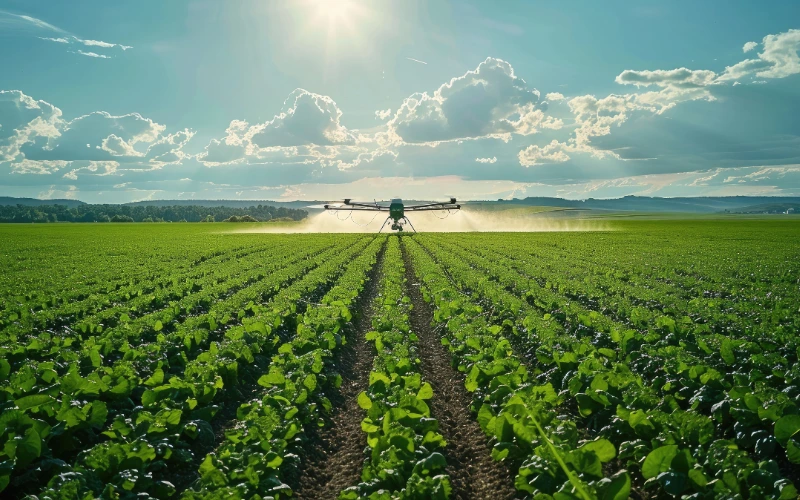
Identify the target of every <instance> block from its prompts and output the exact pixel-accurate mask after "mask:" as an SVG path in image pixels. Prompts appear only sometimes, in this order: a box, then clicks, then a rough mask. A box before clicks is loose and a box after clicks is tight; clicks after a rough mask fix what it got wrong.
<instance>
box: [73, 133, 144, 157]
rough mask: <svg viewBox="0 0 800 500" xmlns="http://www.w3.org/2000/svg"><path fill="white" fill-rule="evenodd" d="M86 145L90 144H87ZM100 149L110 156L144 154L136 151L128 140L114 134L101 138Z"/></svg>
mask: <svg viewBox="0 0 800 500" xmlns="http://www.w3.org/2000/svg"><path fill="white" fill-rule="evenodd" d="M87 146H91V145H90V144H87ZM100 149H102V150H103V151H107V152H108V153H110V154H111V156H144V153H140V152H138V151H136V150H135V149H134V148H133V146H132V145H131V144H130V143H129V142H127V141H125V139H123V138H121V137H119V136H117V135H115V134H111V135H109V136H108V137H106V138H105V139H103V142H102V143H101V145H100Z"/></svg>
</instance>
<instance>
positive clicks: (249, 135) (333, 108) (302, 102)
mask: <svg viewBox="0 0 800 500" xmlns="http://www.w3.org/2000/svg"><path fill="white" fill-rule="evenodd" d="M389 112H391V111H389ZM380 113H382V112H376V116H380ZM342 114H343V113H342V111H341V110H340V109H339V107H338V106H337V105H336V102H335V101H334V100H333V99H331V98H330V97H328V96H323V95H319V94H315V93H313V92H309V91H307V90H303V89H296V90H294V91H293V92H292V93H291V94H289V97H288V98H287V99H286V101H285V102H284V105H283V109H282V110H281V112H280V113H279V114H278V115H276V116H275V117H274V118H273V119H272V120H270V121H268V122H265V123H259V124H255V125H250V124H249V123H247V122H245V121H242V120H234V121H232V122H231V124H230V126H229V127H228V128H227V130H226V136H225V137H223V138H221V139H212V140H211V141H210V142H209V144H208V145H207V146H206V148H205V151H204V152H203V153H201V154H199V155H198V156H197V159H198V160H199V161H201V162H203V164H205V165H206V166H218V165H228V164H233V163H239V162H241V161H244V159H245V158H247V157H253V158H257V159H265V158H269V157H272V156H274V155H279V156H282V157H284V158H286V157H289V156H294V157H301V159H300V161H301V162H320V164H321V165H323V166H324V162H322V161H321V160H330V164H334V163H335V162H334V161H333V158H334V157H337V156H338V155H339V154H344V153H348V154H351V155H352V156H353V158H352V161H346V160H342V159H341V158H340V159H339V160H338V161H339V163H338V164H339V165H340V167H339V168H350V167H352V166H354V165H357V164H359V163H363V162H365V161H371V159H372V158H373V157H375V156H376V155H377V156H381V155H382V154H384V153H377V152H370V151H369V150H367V149H366V148H364V147H362V146H358V145H359V144H360V143H371V142H374V141H373V138H372V137H367V136H363V135H360V134H356V133H355V132H353V131H351V130H348V129H347V127H345V126H344V125H343V124H342V123H341V118H342ZM359 155H361V156H359ZM302 157H307V158H305V159H303V158H302Z"/></svg>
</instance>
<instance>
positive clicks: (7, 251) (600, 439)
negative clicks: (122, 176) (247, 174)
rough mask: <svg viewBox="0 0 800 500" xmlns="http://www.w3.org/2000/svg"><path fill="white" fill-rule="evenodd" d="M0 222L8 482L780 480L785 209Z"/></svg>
mask: <svg viewBox="0 0 800 500" xmlns="http://www.w3.org/2000/svg"><path fill="white" fill-rule="evenodd" d="M229 227H230V226H229V225H224V224H178V223H175V224H166V223H165V224H102V225H101V224H84V225H78V224H51V225H22V224H18V225H0V269H2V273H0V384H1V386H2V389H0V411H1V412H2V413H0V492H1V493H0V496H2V497H3V498H25V497H29V498H38V499H56V498H63V499H73V498H80V499H84V498H107V499H112V498H121V499H128V498H131V499H132V498H149V497H153V498H181V499H201V498H203V499H222V498H248V499H250V498H261V499H263V498H279V499H285V498H340V499H356V498H374V499H393V498H414V499H425V498H437V499H443V498H459V499H461V498H498V499H503V498H509V499H510V498H536V499H542V500H544V499H558V500H571V499H579V500H588V499H594V498H599V499H615V500H617V499H625V498H634V499H644V498H673V497H682V498H692V499H695V498H696V499H706V498H740V499H761V498H780V499H786V500H788V499H795V498H797V497H798V487H800V362H798V361H799V360H798V357H800V221H795V220H774V219H773V220H766V219H765V220H700V219H692V220H663V221H655V220H651V221H648V220H619V221H611V222H608V223H607V227H608V229H611V230H609V231H596V232H592V231H587V232H543V233H450V234H448V233H428V234H422V233H420V234H416V235H414V236H404V237H398V236H395V235H375V234H258V233H226V232H224V231H225V230H226V229H227V228H229Z"/></svg>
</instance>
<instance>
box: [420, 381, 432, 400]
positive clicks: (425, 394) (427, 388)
mask: <svg viewBox="0 0 800 500" xmlns="http://www.w3.org/2000/svg"><path fill="white" fill-rule="evenodd" d="M432 397H433V387H431V384H429V383H427V382H425V383H424V384H422V387H420V388H419V391H418V392H417V398H419V399H431V398H432Z"/></svg>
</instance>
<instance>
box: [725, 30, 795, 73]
mask: <svg viewBox="0 0 800 500" xmlns="http://www.w3.org/2000/svg"><path fill="white" fill-rule="evenodd" d="M761 45H762V46H763V51H761V52H759V53H758V59H745V60H744V61H741V62H738V63H736V64H734V65H732V66H728V67H726V68H725V71H724V72H723V73H722V75H721V76H720V77H719V80H720V81H730V80H739V79H741V78H742V77H744V76H747V75H751V74H755V76H757V77H760V78H786V77H787V76H791V75H795V74H798V73H800V56H798V51H799V50H800V30H796V29H793V30H789V31H786V32H784V33H778V34H775V35H767V36H765V37H764V39H763V40H762V41H761ZM757 46H758V44H757V43H755V42H748V43H746V44H745V45H744V49H745V50H744V51H745V52H748V51H749V50H753V49H755V48H756V47H757ZM748 48H749V50H747V49H748Z"/></svg>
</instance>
